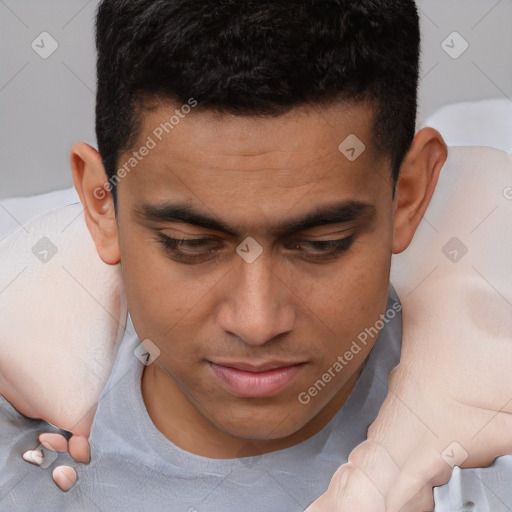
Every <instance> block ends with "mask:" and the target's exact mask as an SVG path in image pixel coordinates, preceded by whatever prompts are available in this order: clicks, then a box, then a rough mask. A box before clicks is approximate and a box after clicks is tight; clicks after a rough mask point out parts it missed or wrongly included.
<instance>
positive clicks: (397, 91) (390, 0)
mask: <svg viewBox="0 0 512 512" xmlns="http://www.w3.org/2000/svg"><path fill="white" fill-rule="evenodd" d="M96 48H97V52H98V59H97V98H96V135H97V141H98V149H99V152H100V154H101V157H102V160H103V164H104V166H105V170H106V173H107V177H108V178H111V177H112V176H113V175H114V174H115V172H116V167H117V165H118V159H119V156H120V154H121V153H122V152H123V151H125V150H127V149H130V148H131V144H134V143H135V141H136V138H137V136H138V130H139V129H140V115H139V111H138V101H139V100H140V99H141V98H142V97H144V96H147V95H155V94H158V95H160V96H163V97H166V98H169V99H172V100H175V101H177V102H178V103H180V104H185V103H187V101H188V100H189V99H190V98H194V99H195V100H196V101H197V102H198V108H199V109H205V110H208V109H209V110H215V111H218V112H226V113H232V114H236V115H244V116H278V115H280V114H283V113H285V112H287V111H289V110H291V109H292V108H294V107H297V106H301V105H304V104H315V105H321V104H328V103H331V102H333V101H334V102H336V101H343V100H348V101H350V100H356V101H365V102H368V103H370V104H371V105H372V106H373V107H374V112H375V123H374V127H373V144H374V145H375V146H374V147H375V148H376V149H377V150H378V151H380V152H381V153H382V154H384V155H386V156H387V157H389V161H390V163H391V168H392V178H393V182H394V183H396V180H397V179H398V174H399V170H400V166H401V164H402V161H403V158H404V156H405V154H406V152H407V150H408V149H409V146H410V144H411V142H412V140H413V138H414V133H415V127H416V112H417V89H418V75H419V56H420V29H419V18H418V11H417V8H416V5H415V3H414V1H413V0H357V1H354V0H103V1H101V2H100V4H99V6H98V11H97V17H96ZM196 110H197V109H196ZM112 194H113V197H114V203H116V194H115V187H114V188H113V190H112Z"/></svg>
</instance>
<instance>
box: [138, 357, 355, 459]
mask: <svg viewBox="0 0 512 512" xmlns="http://www.w3.org/2000/svg"><path fill="white" fill-rule="evenodd" d="M361 371H362V366H361V367H360V368H359V369H358V370H357V371H356V372H355V373H354V375H352V377H350V379H349V380H348V381H347V382H346V383H345V385H344V386H343V387H342V388H341V389H340V391H338V393H337V394H336V395H335V396H334V397H333V398H332V399H331V400H330V402H329V403H328V404H327V405H326V406H325V407H324V408H323V409H322V410H321V411H320V412H319V413H318V414H317V415H316V416H314V417H313V418H312V419H311V420H310V421H309V422H308V423H307V424H306V425H304V426H303V427H302V428H300V429H299V430H297V431H296V432H294V433H293V434H291V435H289V436H286V437H283V438H279V439H263V440H254V439H251V440H248V439H243V438H238V437H234V436H231V435H229V434H228V433H226V432H224V431H222V430H220V429H219V428H218V427H217V426H216V425H214V424H213V423H212V422H211V421H209V420H208V418H206V417H205V416H204V415H203V414H201V412H200V411H199V410H198V409H196V407H195V406H194V405H193V404H192V403H191V402H190V401H189V400H188V399H187V397H186V396H185V395H184V394H183V393H182V392H181V390H180V389H179V388H178V387H177V386H176V384H175V382H174V380H173V379H172V378H170V377H169V376H168V375H167V374H166V373H165V372H164V371H163V370H162V369H161V368H160V366H159V365H157V364H152V365H150V366H146V367H144V371H143V374H142V382H141V391H142V397H143V400H144V403H145V405H146V409H147V411H148V414H149V416H150V418H151V420H152V421H153V423H154V425H155V426H156V428H157V429H158V430H159V431H160V432H161V433H162V434H163V435H164V436H165V437H166V438H167V439H169V441H171V442H172V443H173V444H175V445H176V446H178V447H180V448H181V449H183V450H186V451H188V452H190V453H193V454H195V455H200V456H202V457H209V458H213V459H231V458H238V457H251V456H255V455H261V454H264V453H269V452H273V451H276V450H282V449H285V448H289V447H291V446H294V445H297V444H299V443H301V442H303V441H305V440H307V439H309V438H310V437H312V436H314V435H315V434H316V433H318V432H320V430H322V429H323V428H324V427H325V426H326V425H327V423H329V421H330V420H331V419H332V418H333V417H334V416H335V415H336V413H337V412H338V411H339V410H340V409H341V408H342V407H343V405H344V404H345V402H346V401H347V399H348V397H349V396H350V393H351V392H352V390H353V388H354V385H355V383H356V382H357V379H358V378H359V376H360V374H361Z"/></svg>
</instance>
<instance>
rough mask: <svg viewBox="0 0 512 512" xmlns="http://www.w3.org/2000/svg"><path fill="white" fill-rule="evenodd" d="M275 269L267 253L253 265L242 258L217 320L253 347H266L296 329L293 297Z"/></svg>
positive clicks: (236, 266)
mask: <svg viewBox="0 0 512 512" xmlns="http://www.w3.org/2000/svg"><path fill="white" fill-rule="evenodd" d="M273 268H274V269H276V267H275V266H274V267H273V266H272V262H271V258H270V257H267V256H266V255H265V252H264V253H263V254H262V255H260V256H259V257H258V258H257V259H256V260H255V261H253V262H252V263H247V262H246V261H244V260H243V259H242V258H240V259H239V260H238V261H236V262H235V267H234V268H233V270H232V271H231V272H230V273H229V278H228V281H227V282H226V288H225V290H224V298H223V302H222V304H221V307H220V308H219V310H218V317H217V320H218V322H219V325H220V327H221V328H222V329H223V330H224V331H225V332H226V333H228V334H232V335H235V336H237V337H238V338H240V339H241V340H242V341H244V342H245V343H247V344H249V345H263V344H265V343H266V342H268V341H269V340H271V339H273V338H275V337H276V336H278V335H280V334H284V333H287V332H290V331H291V330H292V329H293V328H294V324H295V311H294V307H293V303H292V298H293V294H292V292H291V290H290V289H289V287H288V286H287V284H286V281H285V279H283V278H282V277H280V276H279V275H278V270H277V269H276V270H273Z"/></svg>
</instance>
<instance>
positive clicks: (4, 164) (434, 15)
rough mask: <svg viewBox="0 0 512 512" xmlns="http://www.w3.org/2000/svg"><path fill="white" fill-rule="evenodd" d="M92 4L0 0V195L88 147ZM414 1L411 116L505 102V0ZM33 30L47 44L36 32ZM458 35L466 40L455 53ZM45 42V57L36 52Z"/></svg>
mask: <svg viewBox="0 0 512 512" xmlns="http://www.w3.org/2000/svg"><path fill="white" fill-rule="evenodd" d="M97 3H98V0H0V43H1V44H0V112H1V118H0V119H1V121H0V140H1V145H0V199H4V198H7V197H13V196H21V195H31V194H36V193H43V192H48V191H51V190H56V189H59V188H66V187H69V186H71V185H72V182H71V175H70V170H69V156H68V155H69V149H70V147H71V145H72V144H73V143H74V142H77V141H80V140H84V141H86V142H89V143H90V144H93V145H95V136H94V88H95V71H94V58H95V54H94V42H93V35H94V33H93V26H94V25H93V19H94V14H95V9H96V5H97ZM417 3H418V7H419V9H420V10H421V18H422V19H421V28H422V32H423V50H422V72H421V76H422V79H421V85H420V112H419V122H422V121H423V120H424V119H426V118H427V117H428V116H429V115H430V114H431V113H432V112H433V111H434V110H436V109H437V108H438V107H440V106H441V105H445V104H447V103H452V102H456V101H465V100H475V99H483V98H500V97H501V98H503V97H506V98H509V99H511V101H512V29H511V26H512V0H418V2H417ZM42 32H47V33H48V34H50V36H51V38H53V40H54V41H56V43H55V42H54V41H52V39H50V37H49V36H41V37H39V36H40V34H41V33H42ZM453 32H458V34H460V36H462V38H463V39H462V38H461V37H459V36H458V35H455V36H451V34H452V33H453ZM448 36H450V37H448ZM447 38H448V39H447ZM41 39H43V41H41ZM443 41H446V42H445V43H444V48H443V45H442V43H443ZM465 41H466V42H467V44H468V45H469V46H468V48H467V50H466V51H465V52H464V53H463V54H462V55H460V56H458V54H459V53H460V51H461V50H462V49H464V47H465V45H466V43H465ZM55 44H58V48H57V49H56V50H55V51H54V53H52V54H51V55H50V56H49V57H48V58H46V59H44V58H42V57H41V56H40V55H39V54H42V55H43V56H46V55H45V54H44V52H49V51H50V50H51V49H52V45H55ZM404 44H407V42H405V43H404ZM32 45H34V49H33V48H32ZM36 45H38V46H36ZM35 50H36V51H37V52H38V53H36V51H35ZM445 50H446V51H445ZM449 53H451V54H452V56H450V55H449ZM455 56H458V58H453V57H455Z"/></svg>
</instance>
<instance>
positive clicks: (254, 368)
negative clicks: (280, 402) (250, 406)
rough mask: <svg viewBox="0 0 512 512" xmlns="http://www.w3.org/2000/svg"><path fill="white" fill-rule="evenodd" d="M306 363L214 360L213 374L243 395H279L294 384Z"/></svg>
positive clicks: (231, 391) (229, 388) (225, 384)
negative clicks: (224, 361) (254, 362)
mask: <svg viewBox="0 0 512 512" xmlns="http://www.w3.org/2000/svg"><path fill="white" fill-rule="evenodd" d="M304 366H305V364H304V363H286V362H281V361H273V362H268V363H263V364H259V365H254V364H249V363H242V362H233V363H223V364H220V363H213V362H210V367H211V369H212V372H213V374H214V375H215V376H216V377H217V378H218V379H219V380H220V381H221V384H222V385H223V387H224V388H225V389H227V391H229V392H230V393H232V394H234V395H236V396H239V397H243V398H251V397H252V398H260V397H269V396H275V395H277V394H278V393H280V392H281V391H283V390H284V389H285V388H286V387H288V386H289V385H291V384H292V382H293V381H294V380H295V379H296V378H297V376H298V375H299V374H300V372H301V371H302V369H303V368H304Z"/></svg>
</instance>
